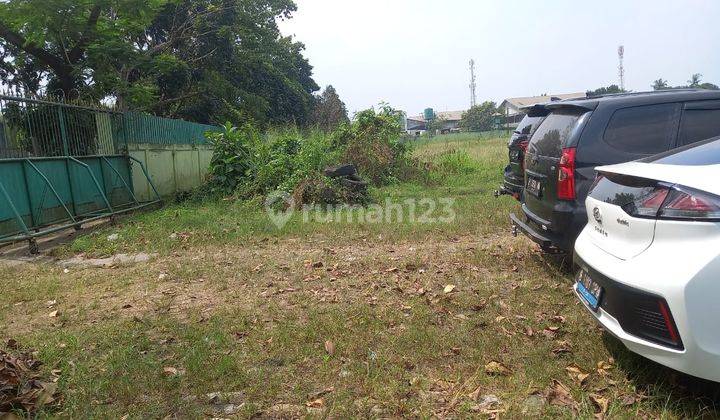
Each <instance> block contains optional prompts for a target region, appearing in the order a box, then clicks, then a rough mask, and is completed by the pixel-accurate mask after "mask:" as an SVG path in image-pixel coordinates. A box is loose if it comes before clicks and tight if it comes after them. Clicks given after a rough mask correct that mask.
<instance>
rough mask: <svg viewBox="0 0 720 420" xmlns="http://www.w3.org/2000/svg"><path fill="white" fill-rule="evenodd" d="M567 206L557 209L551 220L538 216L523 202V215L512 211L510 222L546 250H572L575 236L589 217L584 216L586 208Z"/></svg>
mask: <svg viewBox="0 0 720 420" xmlns="http://www.w3.org/2000/svg"><path fill="white" fill-rule="evenodd" d="M566 207H567V208H563V209H557V210H556V211H555V212H554V214H553V220H552V221H551V220H545V219H543V218H541V217H539V216H537V215H536V214H534V213H533V212H532V211H531V210H530V209H528V207H527V206H526V205H525V204H523V205H522V211H523V214H522V216H516V215H514V214H512V213H511V214H510V222H511V223H512V225H513V226H514V227H515V228H517V230H518V231H520V232H522V233H523V234H524V235H525V236H527V237H528V238H530V239H531V240H532V241H533V242H535V243H537V244H539V245H540V246H541V247H543V248H544V249H546V250H556V251H561V252H572V248H573V243H574V242H575V237H576V236H577V233H579V232H580V230H581V229H582V226H583V225H584V224H585V223H586V222H587V219H586V218H584V217H583V216H584V210H583V211H582V212H580V211H579V210H578V209H576V208H574V207H570V206H566ZM581 213H582V214H581ZM523 216H524V217H523ZM580 223H582V225H581V224H580Z"/></svg>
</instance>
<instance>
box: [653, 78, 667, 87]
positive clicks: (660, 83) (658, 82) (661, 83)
mask: <svg viewBox="0 0 720 420" xmlns="http://www.w3.org/2000/svg"><path fill="white" fill-rule="evenodd" d="M652 88H653V90H665V89H670V85H668V81H667V80H664V79H663V78H662V77H661V78H659V79H657V80H655V81H654V82H653V83H652Z"/></svg>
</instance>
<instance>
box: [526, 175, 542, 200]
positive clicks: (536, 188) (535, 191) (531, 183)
mask: <svg viewBox="0 0 720 420" xmlns="http://www.w3.org/2000/svg"><path fill="white" fill-rule="evenodd" d="M525 189H527V190H528V192H529V193H530V194H532V195H534V196H536V197H540V194H541V193H542V183H541V182H540V180H539V179H535V178H530V177H528V180H527V185H526V186H525Z"/></svg>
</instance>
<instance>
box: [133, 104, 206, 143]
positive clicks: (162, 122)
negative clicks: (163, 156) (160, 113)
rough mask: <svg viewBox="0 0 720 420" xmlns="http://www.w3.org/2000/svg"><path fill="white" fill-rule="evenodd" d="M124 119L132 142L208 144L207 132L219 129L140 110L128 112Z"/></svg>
mask: <svg viewBox="0 0 720 420" xmlns="http://www.w3.org/2000/svg"><path fill="white" fill-rule="evenodd" d="M123 119H124V128H125V130H126V131H125V133H126V137H127V138H128V139H129V140H128V141H129V142H131V143H147V144H162V145H171V144H191V145H201V144H207V140H206V139H205V133H206V132H208V131H216V130H218V127H217V126H214V125H205V124H197V123H192V122H188V121H183V120H173V119H170V118H159V117H154V116H152V115H148V114H142V113H139V112H127V113H125V114H124V116H123Z"/></svg>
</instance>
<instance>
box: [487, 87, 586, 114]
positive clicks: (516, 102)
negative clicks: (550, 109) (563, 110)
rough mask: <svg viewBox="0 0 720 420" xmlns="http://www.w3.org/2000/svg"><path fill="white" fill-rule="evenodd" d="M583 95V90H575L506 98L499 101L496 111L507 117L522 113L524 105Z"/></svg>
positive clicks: (582, 96) (581, 96)
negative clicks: (572, 91)
mask: <svg viewBox="0 0 720 420" xmlns="http://www.w3.org/2000/svg"><path fill="white" fill-rule="evenodd" d="M584 97H585V92H576V93H560V94H557V95H543V96H525V97H521V98H507V99H505V100H504V101H502V103H500V106H498V111H499V113H500V114H503V115H505V116H508V117H513V116H516V115H524V114H523V112H522V110H521V109H522V108H524V107H526V106H531V105H535V104H540V103H543V102H550V101H561V100H563V99H576V98H584Z"/></svg>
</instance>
